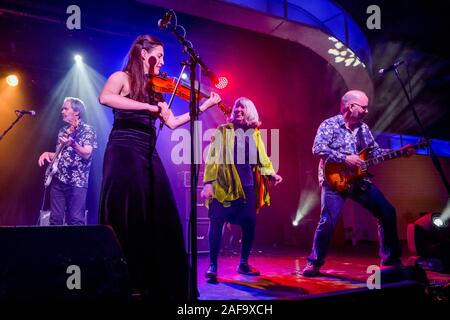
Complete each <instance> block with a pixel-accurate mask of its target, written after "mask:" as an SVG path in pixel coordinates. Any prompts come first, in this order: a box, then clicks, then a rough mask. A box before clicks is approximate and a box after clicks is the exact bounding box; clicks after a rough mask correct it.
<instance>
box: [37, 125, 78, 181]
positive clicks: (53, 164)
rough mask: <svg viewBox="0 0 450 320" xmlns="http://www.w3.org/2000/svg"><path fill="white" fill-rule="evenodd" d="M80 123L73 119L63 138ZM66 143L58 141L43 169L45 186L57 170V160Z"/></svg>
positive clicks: (72, 131) (69, 134) (67, 136)
mask: <svg viewBox="0 0 450 320" xmlns="http://www.w3.org/2000/svg"><path fill="white" fill-rule="evenodd" d="M79 125H80V120H79V119H77V120H75V121H74V122H73V123H72V124H71V125H70V126H69V127H68V128H67V129H66V130H65V132H64V133H63V136H64V137H65V138H69V137H70V136H71V135H73V133H74V132H75V131H76V130H77V128H78V126H79ZM66 147H67V145H65V144H62V143H58V145H57V146H56V151H55V153H54V155H53V158H52V160H51V161H50V163H49V164H48V167H47V169H46V170H45V176H44V186H45V188H47V187H48V186H49V185H50V183H52V179H53V176H54V175H55V173H56V172H58V164H59V160H60V159H61V153H62V152H63V151H64V149H66Z"/></svg>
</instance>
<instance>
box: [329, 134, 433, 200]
mask: <svg viewBox="0 0 450 320" xmlns="http://www.w3.org/2000/svg"><path fill="white" fill-rule="evenodd" d="M428 144H429V141H426V140H425V141H421V142H420V143H418V144H415V145H411V146H409V147H408V148H414V149H420V148H424V147H426V146H428ZM408 148H402V149H398V150H394V151H390V152H388V153H385V154H383V155H381V156H378V157H374V158H370V159H367V157H368V153H369V149H368V148H366V149H364V150H362V151H361V152H360V153H359V158H360V159H361V160H363V161H364V163H363V164H362V165H361V166H350V165H348V164H346V163H345V162H344V163H335V162H325V165H324V169H323V170H324V178H325V180H326V182H327V183H328V185H329V186H330V187H331V189H333V190H335V191H339V192H343V191H346V190H348V189H349V188H350V186H351V184H352V183H353V182H355V181H356V180H359V179H362V178H364V177H366V176H369V175H370V174H369V173H368V171H367V170H368V168H369V167H371V166H374V165H376V164H380V163H382V162H384V161H386V160H391V159H396V158H398V157H401V156H403V155H405V154H406V152H407V150H408Z"/></svg>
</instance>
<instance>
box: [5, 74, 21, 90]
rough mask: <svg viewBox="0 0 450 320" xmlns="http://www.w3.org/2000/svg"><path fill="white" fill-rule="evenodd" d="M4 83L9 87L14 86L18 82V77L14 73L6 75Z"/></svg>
mask: <svg viewBox="0 0 450 320" xmlns="http://www.w3.org/2000/svg"><path fill="white" fill-rule="evenodd" d="M6 83H7V84H8V86H10V87H15V86H17V85H18V84H19V78H18V77H17V76H16V75H15V74H10V75H9V76H7V77H6Z"/></svg>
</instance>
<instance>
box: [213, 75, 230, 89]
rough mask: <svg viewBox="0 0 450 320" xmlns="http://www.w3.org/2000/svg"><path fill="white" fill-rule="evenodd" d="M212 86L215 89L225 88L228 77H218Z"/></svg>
mask: <svg viewBox="0 0 450 320" xmlns="http://www.w3.org/2000/svg"><path fill="white" fill-rule="evenodd" d="M214 86H215V87H216V88H217V89H220V90H222V89H225V88H226V87H227V86H228V79H227V78H226V77H218V78H217V81H216V83H215V84H214Z"/></svg>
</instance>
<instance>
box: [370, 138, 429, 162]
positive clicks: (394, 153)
mask: <svg viewBox="0 0 450 320" xmlns="http://www.w3.org/2000/svg"><path fill="white" fill-rule="evenodd" d="M426 146H428V142H421V143H418V144H415V145H412V146H411V148H414V149H419V148H425V147H426ZM405 153H406V149H398V150H394V151H390V152H388V153H385V154H383V155H381V156H378V157H375V158H371V159H367V160H366V161H365V162H364V163H365V166H366V168H368V167H370V166H373V165H376V164H379V163H382V162H383V161H386V160H391V159H396V158H398V157H401V156H403V155H404V154H405Z"/></svg>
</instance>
